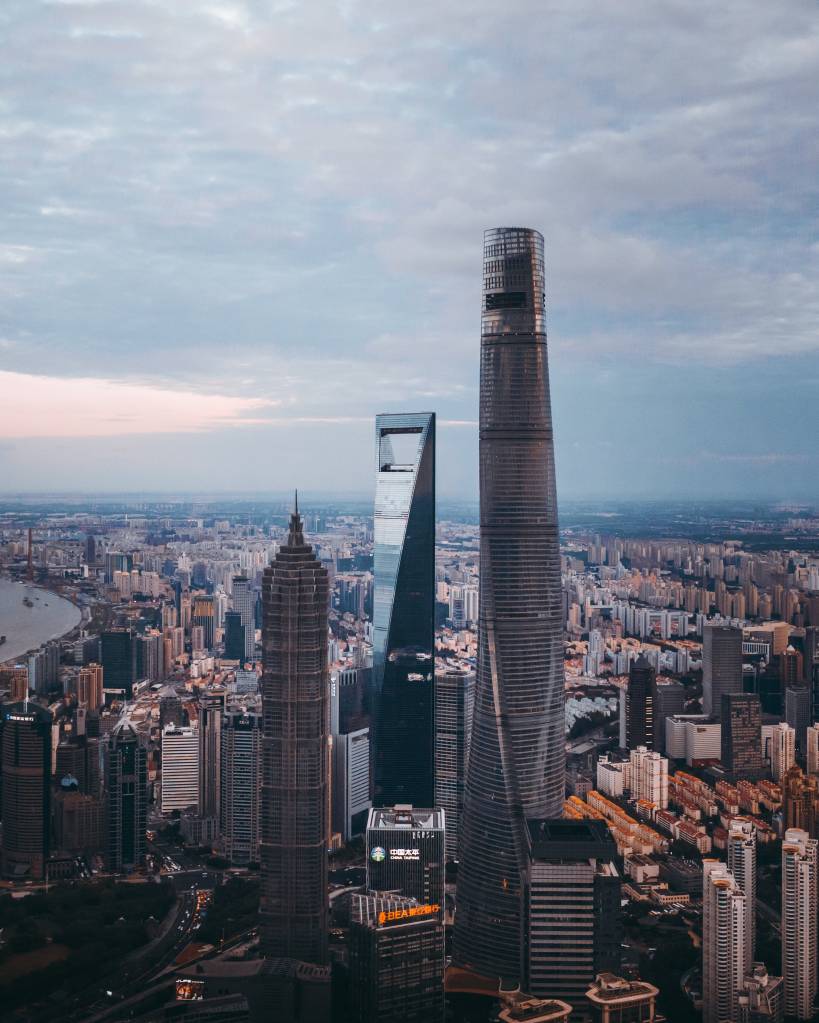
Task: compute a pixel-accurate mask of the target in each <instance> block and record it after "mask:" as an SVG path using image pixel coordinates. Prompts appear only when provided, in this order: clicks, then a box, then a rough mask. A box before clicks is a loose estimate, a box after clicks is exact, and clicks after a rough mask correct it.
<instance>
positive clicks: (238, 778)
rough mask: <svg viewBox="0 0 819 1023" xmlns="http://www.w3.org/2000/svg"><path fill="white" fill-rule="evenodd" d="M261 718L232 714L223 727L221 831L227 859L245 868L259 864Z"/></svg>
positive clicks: (249, 714) (237, 712)
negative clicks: (252, 864)
mask: <svg viewBox="0 0 819 1023" xmlns="http://www.w3.org/2000/svg"><path fill="white" fill-rule="evenodd" d="M261 748H262V718H261V715H260V714H253V713H245V712H244V711H240V710H229V711H228V712H227V713H226V714H225V716H224V721H223V723H222V742H221V758H220V770H221V800H220V805H221V831H222V843H223V848H224V854H225V857H226V858H227V859H228V860H229V861H230V862H231V863H232V864H238V865H245V864H247V863H258V861H259V820H260V814H259V802H260V798H261V789H262V786H261V766H262V758H261Z"/></svg>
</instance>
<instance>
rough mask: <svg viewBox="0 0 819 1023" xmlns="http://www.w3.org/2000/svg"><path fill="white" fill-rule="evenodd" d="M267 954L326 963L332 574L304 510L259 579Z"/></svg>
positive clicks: (263, 909)
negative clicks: (308, 537) (309, 538)
mask: <svg viewBox="0 0 819 1023" xmlns="http://www.w3.org/2000/svg"><path fill="white" fill-rule="evenodd" d="M262 608H263V626H262V650H263V656H262V663H263V668H264V671H263V675H262V708H263V714H264V734H263V738H262V765H263V766H262V804H261V810H262V824H261V896H260V902H259V920H260V931H261V948H262V951H263V953H264V954H265V955H266V956H269V957H275V958H279V957H284V958H289V959H301V960H304V961H306V962H310V963H318V964H323V963H325V962H326V959H327V923H328V902H327V844H328V840H329V802H330V801H329V794H328V774H329V772H328V766H329V755H328V732H329V678H328V666H327V621H328V609H329V587H328V578H327V569H326V568H325V567H324V566H323V565H322V564H321V563H320V562H319V560H318V558H317V557H316V556H315V554H314V553H313V548H312V547H311V546H310V545H309V544H307V543H305V542H304V534H303V531H302V523H301V519H300V518H299V514H298V507H297V508H296V510H295V511H294V512H293V514H292V516H291V518H290V530H289V533H288V537H287V541H286V543H284V544H283V545H282V546H281V547H280V549H279V551H278V553H277V554H276V557H275V560H274V561H273V563H272V564H271V565H270V566H268V568H266V569H265V572H264V576H263V579H262Z"/></svg>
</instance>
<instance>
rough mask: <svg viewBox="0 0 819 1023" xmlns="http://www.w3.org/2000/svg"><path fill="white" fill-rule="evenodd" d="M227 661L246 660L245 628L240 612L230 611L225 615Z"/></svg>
mask: <svg viewBox="0 0 819 1023" xmlns="http://www.w3.org/2000/svg"><path fill="white" fill-rule="evenodd" d="M224 641H225V660H227V661H242V662H244V660H245V627H244V625H242V616H241V614H240V613H239V612H238V611H228V612H227V614H226V615H225V636H224Z"/></svg>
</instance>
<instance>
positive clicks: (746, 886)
mask: <svg viewBox="0 0 819 1023" xmlns="http://www.w3.org/2000/svg"><path fill="white" fill-rule="evenodd" d="M728 870H729V871H730V872H731V875H732V876H733V878H734V880H735V881H736V883H737V884H738V885H739V887H740V889H741V890H742V891H743V892H744V893H745V896H746V899H747V903H746V908H747V912H746V913H745V949H744V951H745V957H746V966H745V969H746V972H747V971H748V970H749V969H750V966H751V963H752V962H753V958H754V951H755V949H756V828H755V827H754V825H753V824H752V822H751V821H746V820H742V819H741V818H738V817H735V818H734V819H733V820H732V821H731V822H730V824H729V825H728Z"/></svg>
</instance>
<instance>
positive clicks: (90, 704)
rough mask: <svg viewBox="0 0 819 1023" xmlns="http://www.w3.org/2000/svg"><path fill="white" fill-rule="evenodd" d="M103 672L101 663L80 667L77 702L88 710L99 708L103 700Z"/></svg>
mask: <svg viewBox="0 0 819 1023" xmlns="http://www.w3.org/2000/svg"><path fill="white" fill-rule="evenodd" d="M102 689H103V672H102V665H101V664H87V665H86V666H85V667H84V668H80V674H79V677H78V678H77V702H78V703H79V704H81V705H83V706H85V707H87V708H88V710H99V709H100V707H101V706H102V702H103V695H102Z"/></svg>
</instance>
